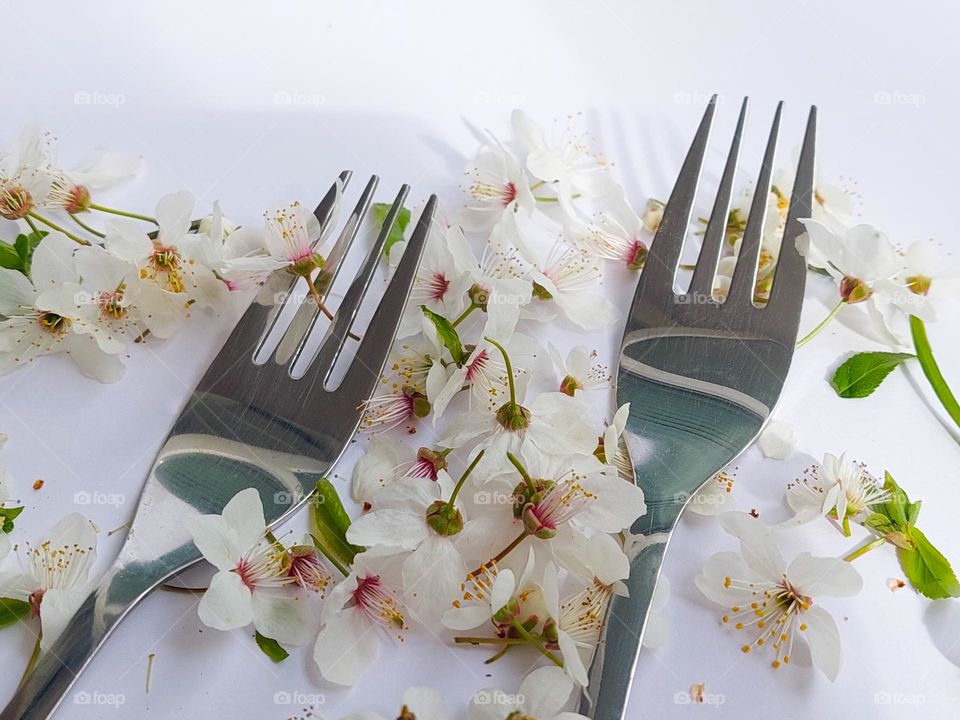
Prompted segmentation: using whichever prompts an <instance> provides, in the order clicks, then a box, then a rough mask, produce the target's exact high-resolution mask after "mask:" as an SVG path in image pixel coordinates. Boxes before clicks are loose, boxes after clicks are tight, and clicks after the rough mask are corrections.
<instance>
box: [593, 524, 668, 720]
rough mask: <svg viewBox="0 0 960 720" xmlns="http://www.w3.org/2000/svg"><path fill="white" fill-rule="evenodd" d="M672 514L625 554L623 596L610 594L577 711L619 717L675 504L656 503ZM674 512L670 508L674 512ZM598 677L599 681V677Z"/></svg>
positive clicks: (600, 718) (597, 717)
mask: <svg viewBox="0 0 960 720" xmlns="http://www.w3.org/2000/svg"><path fill="white" fill-rule="evenodd" d="M663 510H668V513H667V514H669V515H672V517H671V518H670V519H669V520H668V522H667V523H665V524H661V526H660V528H658V529H661V528H662V529H663V530H665V532H663V533H662V534H661V533H657V534H655V535H649V536H647V537H648V538H650V541H649V544H647V545H645V546H643V547H641V548H640V549H639V551H636V553H635V554H634V555H633V556H632V557H631V559H630V576H629V577H628V578H627V580H626V581H625V582H626V585H627V589H628V590H629V596H626V597H622V596H619V595H614V596H613V598H612V600H611V602H610V607H609V609H608V610H607V617H606V620H605V622H604V624H603V634H602V636H601V638H600V642H599V643H598V644H597V650H596V655H595V656H594V658H593V662H592V663H591V665H590V674H589V681H590V683H589V685H588V686H587V688H586V689H585V692H584V694H583V697H582V699H581V701H580V713H582V714H583V715H586V716H587V717H589V718H592V719H593V720H621V719H622V718H623V717H624V713H625V712H626V706H627V697H628V696H629V694H630V685H631V683H632V682H633V674H634V671H635V669H636V666H637V657H638V654H639V652H640V643H641V642H642V640H643V631H644V628H645V627H646V624H647V618H648V616H649V613H650V604H651V602H652V601H653V592H654V590H655V589H656V587H657V578H658V577H659V576H660V568H661V566H662V565H663V557H664V553H665V552H666V549H667V541H668V540H669V533H670V531H671V530H672V529H673V525H674V524H675V523H676V518H677V517H678V516H679V514H680V507H679V506H678V507H677V508H676V510H675V511H674V508H672V507H671V508H661V513H660V514H661V517H663V515H664V513H663ZM674 512H675V514H674ZM601 679H602V682H601Z"/></svg>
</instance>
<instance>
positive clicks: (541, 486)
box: [513, 479, 554, 518]
mask: <svg viewBox="0 0 960 720" xmlns="http://www.w3.org/2000/svg"><path fill="white" fill-rule="evenodd" d="M553 486H554V482H553V480H540V479H537V480H533V487H532V488H531V487H530V485H529V484H528V483H527V482H526V481H523V482H520V483H517V486H516V487H515V488H514V489H513V516H514V517H515V518H520V517H523V511H524V509H525V508H526V507H527V505H536V504H537V503H539V502H540V501H541V500H543V496H544V495H546V494H547V491H548V490H549V489H550V488H552V487H553Z"/></svg>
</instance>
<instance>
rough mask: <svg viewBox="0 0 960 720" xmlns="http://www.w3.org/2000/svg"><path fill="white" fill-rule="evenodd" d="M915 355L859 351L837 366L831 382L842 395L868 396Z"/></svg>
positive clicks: (850, 396) (849, 396) (846, 396)
mask: <svg viewBox="0 0 960 720" xmlns="http://www.w3.org/2000/svg"><path fill="white" fill-rule="evenodd" d="M913 357H915V356H914V355H911V354H910V353H893V352H862V353H857V354H856V355H853V356H851V357H850V358H848V359H847V360H846V361H845V362H844V363H843V364H842V365H840V367H838V368H837V371H836V372H835V373H834V374H833V380H831V381H830V384H831V385H833V389H834V390H836V391H837V395H839V396H840V397H845V398H862V397H867V396H868V395H870V394H871V393H872V392H873V391H874V390H876V389H877V388H878V387H879V386H880V383H882V382H883V380H884V378H886V377H887V375H889V374H890V373H891V372H893V370H894V368H896V367H897V366H898V365H899V364H900V363H902V362H903V361H904V360H909V359H911V358H913Z"/></svg>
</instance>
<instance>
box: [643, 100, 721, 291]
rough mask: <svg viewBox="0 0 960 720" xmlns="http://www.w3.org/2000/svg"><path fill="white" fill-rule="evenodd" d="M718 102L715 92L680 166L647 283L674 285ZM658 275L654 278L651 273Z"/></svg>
mask: <svg viewBox="0 0 960 720" xmlns="http://www.w3.org/2000/svg"><path fill="white" fill-rule="evenodd" d="M716 105H717V96H716V95H714V96H713V97H711V98H710V102H709V103H707V109H706V110H705V111H704V113H703V119H702V120H701V121H700V127H699V128H698V129H697V134H696V135H695V136H694V138H693V143H692V144H691V145H690V150H688V151H687V157H686V159H685V160H684V161H683V167H681V168H680V174H679V175H678V176H677V182H676V184H675V185H674V186H673V191H672V192H671V193H670V199H669V200H668V201H667V204H666V206H665V207H664V210H663V219H662V220H661V221H660V228H659V229H658V230H657V234H656V236H655V237H654V239H653V242H652V243H651V244H650V253H649V254H648V255H647V259H646V261H645V262H644V268H643V273H642V274H641V277H643V276H644V275H645V276H646V277H645V278H644V280H643V283H644V285H649V284H650V282H651V280H652V281H653V282H654V283H662V284H665V285H669V286H670V287H672V285H673V279H674V277H675V276H676V274H677V265H678V264H679V262H680V251H681V250H682V249H683V239H684V236H685V235H686V234H687V225H688V224H689V223H690V212H691V211H692V209H693V200H694V197H695V196H696V193H697V184H698V183H699V181H700V170H701V168H702V167H703V156H704V154H705V153H706V149H707V141H708V140H709V139H710V126H711V125H712V124H713V114H714V110H715V109H716ZM651 275H653V276H654V277H653V278H651V277H650V276H651Z"/></svg>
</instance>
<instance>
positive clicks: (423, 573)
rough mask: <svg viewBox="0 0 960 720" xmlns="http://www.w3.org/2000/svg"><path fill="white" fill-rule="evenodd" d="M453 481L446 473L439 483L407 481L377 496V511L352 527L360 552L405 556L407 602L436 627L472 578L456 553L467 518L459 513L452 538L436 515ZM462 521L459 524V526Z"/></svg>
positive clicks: (350, 537) (352, 539) (349, 536)
mask: <svg viewBox="0 0 960 720" xmlns="http://www.w3.org/2000/svg"><path fill="white" fill-rule="evenodd" d="M454 484H455V483H454V481H453V480H452V478H451V477H450V475H448V474H447V471H446V470H440V471H439V473H438V475H437V479H436V480H431V479H430V478H425V477H419V478H411V477H402V478H399V479H397V480H394V481H393V482H392V483H390V484H389V485H388V486H386V487H384V488H383V489H382V490H380V491H379V492H377V493H376V494H375V495H374V496H373V506H374V509H373V510H372V511H370V512H367V513H365V514H363V515H361V516H360V517H358V518H357V519H356V520H354V521H353V523H352V524H351V525H350V528H349V529H348V530H347V540H348V541H349V542H350V543H352V544H354V545H359V546H361V547H366V548H376V549H377V550H379V551H380V553H379V554H380V555H384V556H386V555H396V554H404V555H405V557H403V559H402V563H401V566H400V571H401V575H402V578H403V589H404V596H405V597H406V598H410V600H409V601H408V605H409V606H410V607H411V608H412V609H414V610H417V611H418V614H419V615H420V616H421V619H423V620H425V621H432V620H433V619H434V618H436V617H439V615H440V613H441V612H442V611H443V609H444V608H447V607H449V606H450V602H451V601H452V600H453V599H454V597H455V596H456V594H457V592H456V591H457V586H458V584H459V583H460V581H461V580H462V578H463V576H464V575H465V574H466V572H467V568H466V564H465V563H464V560H463V557H462V556H461V555H460V552H459V551H458V550H457V547H456V540H457V534H458V533H459V532H460V529H462V525H463V518H462V515H460V514H459V512H460V511H459V510H457V518H459V523H460V525H461V528H460V529H456V528H451V530H455V532H453V534H449V535H448V534H446V532H444V533H441V532H439V531H438V527H439V528H442V529H444V530H445V531H446V524H445V523H443V522H442V521H441V520H440V519H439V518H436V519H434V520H433V521H432V520H431V512H432V511H435V510H437V506H438V505H440V504H441V503H443V502H446V501H448V500H449V499H450V494H451V493H452V492H453V488H454ZM457 518H454V521H455V522H456V520H457Z"/></svg>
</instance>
